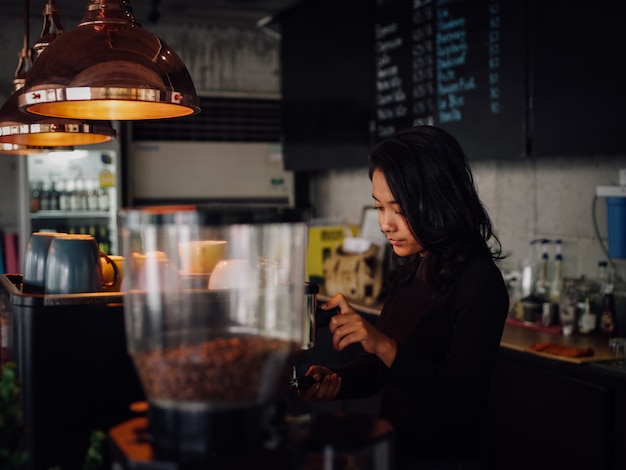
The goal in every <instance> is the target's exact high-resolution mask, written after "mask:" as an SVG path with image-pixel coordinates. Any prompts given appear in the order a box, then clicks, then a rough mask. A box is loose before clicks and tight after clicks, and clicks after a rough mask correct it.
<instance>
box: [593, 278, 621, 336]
mask: <svg viewBox="0 0 626 470" xmlns="http://www.w3.org/2000/svg"><path fill="white" fill-rule="evenodd" d="M614 282H615V280H614V278H613V276H612V275H609V276H608V278H607V281H606V283H605V284H604V291H603V294H604V295H603V297H602V307H601V309H600V318H599V319H598V329H599V330H600V332H601V333H602V334H603V335H604V336H606V337H607V338H612V337H614V336H617V332H618V325H617V312H616V310H615V295H614V294H613V286H614Z"/></svg>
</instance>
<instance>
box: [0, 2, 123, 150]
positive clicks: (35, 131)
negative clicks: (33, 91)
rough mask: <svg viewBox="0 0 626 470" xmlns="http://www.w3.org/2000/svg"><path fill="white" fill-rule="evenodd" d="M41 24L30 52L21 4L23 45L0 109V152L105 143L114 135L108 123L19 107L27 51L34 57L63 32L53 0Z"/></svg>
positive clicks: (26, 16) (26, 19)
mask: <svg viewBox="0 0 626 470" xmlns="http://www.w3.org/2000/svg"><path fill="white" fill-rule="evenodd" d="M43 16H44V25H43V29H42V33H41V36H40V38H39V39H38V41H37V42H36V43H35V45H34V46H33V49H32V51H31V50H30V49H29V48H28V35H29V33H28V30H29V26H28V22H29V12H28V0H26V1H25V3H24V46H23V48H22V50H21V51H20V53H19V62H18V66H17V69H16V71H15V78H14V79H13V84H14V92H13V93H12V94H11V96H9V98H8V99H7V101H6V102H5V103H4V104H3V105H2V108H0V144H2V146H1V147H0V152H1V153H13V154H28V153H36V152H42V151H47V150H50V148H57V147H62V148H63V149H64V150H67V149H71V148H72V147H73V146H80V145H91V144H99V143H102V142H107V141H109V140H111V139H113V138H114V137H115V136H116V131H115V129H113V127H112V125H111V123H110V122H107V121H87V120H82V119H60V118H53V117H49V116H37V115H34V114H29V113H25V112H23V111H20V110H19V107H18V99H19V95H20V93H21V90H22V88H23V86H24V83H25V79H26V77H27V76H28V74H29V69H30V67H31V63H32V62H31V54H33V53H34V54H35V56H36V57H35V59H36V58H37V56H38V55H39V54H41V52H42V51H43V50H45V48H46V47H48V45H49V44H51V43H52V41H54V40H56V38H58V37H60V36H61V35H62V34H63V28H62V26H61V23H60V21H59V18H58V9H57V6H56V3H55V1H54V0H49V1H48V3H47V4H46V7H45V9H44V11H43Z"/></svg>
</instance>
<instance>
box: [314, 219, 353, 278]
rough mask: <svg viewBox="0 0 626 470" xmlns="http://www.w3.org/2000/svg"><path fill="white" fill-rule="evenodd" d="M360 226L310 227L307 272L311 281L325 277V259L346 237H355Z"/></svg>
mask: <svg viewBox="0 0 626 470" xmlns="http://www.w3.org/2000/svg"><path fill="white" fill-rule="evenodd" d="M358 230H359V228H358V226H356V225H332V226H321V225H320V226H311V227H309V240H308V247H307V258H306V272H307V278H308V279H309V280H310V281H313V282H315V281H319V280H321V279H323V278H324V270H323V265H324V260H325V259H326V258H328V257H329V256H330V255H331V254H332V252H333V251H334V250H335V249H336V248H337V247H338V246H340V245H342V244H343V239H344V238H345V237H353V236H355V235H356V234H357V232H358Z"/></svg>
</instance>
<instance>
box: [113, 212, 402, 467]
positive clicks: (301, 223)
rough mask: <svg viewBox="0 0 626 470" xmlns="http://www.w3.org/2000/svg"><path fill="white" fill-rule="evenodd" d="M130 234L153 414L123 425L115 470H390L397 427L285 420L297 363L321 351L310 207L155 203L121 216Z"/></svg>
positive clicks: (129, 258)
mask: <svg viewBox="0 0 626 470" xmlns="http://www.w3.org/2000/svg"><path fill="white" fill-rule="evenodd" d="M118 226H119V229H120V243H121V247H122V254H123V255H124V257H125V260H126V261H125V263H126V264H125V266H126V267H125V275H124V276H125V277H124V280H123V284H122V290H123V295H124V315H125V329H126V339H127V348H128V352H129V355H130V357H131V360H132V362H133V364H134V366H135V368H136V370H137V373H138V376H139V378H140V381H141V383H142V386H143V389H144V392H145V396H146V400H147V409H146V410H145V411H144V412H139V413H138V415H137V417H136V418H133V419H130V420H127V421H124V422H122V423H120V424H119V425H117V426H114V427H112V428H111V429H110V431H109V441H110V446H111V459H112V466H113V468H116V469H131V468H132V469H143V470H147V469H154V470H156V469H170V470H195V469H200V468H202V469H207V468H229V469H232V468H253V467H257V468H273V469H289V470H295V469H311V470H312V469H322V468H325V469H331V468H334V469H339V468H362V469H369V468H372V469H374V468H388V464H389V462H390V460H391V458H392V455H391V445H390V439H389V436H390V435H391V428H390V426H389V424H388V423H386V422H385V421H382V420H377V419H373V418H370V417H364V416H352V415H348V414H344V413H329V414H320V415H316V416H314V417H310V416H309V417H306V418H304V419H303V418H302V417H290V416H288V415H287V412H286V407H285V403H286V400H285V397H286V395H287V394H288V393H289V392H290V391H293V388H295V387H298V386H302V382H303V380H302V378H300V379H298V378H296V377H293V376H292V374H293V372H294V371H295V368H294V365H295V364H296V362H297V358H298V355H299V354H300V352H301V351H303V350H309V349H311V348H312V347H313V346H314V344H315V309H316V300H315V299H316V293H317V289H316V286H314V285H310V284H308V283H307V282H305V271H306V270H305V256H306V249H307V233H308V224H307V213H306V212H304V211H301V210H298V209H294V208H282V207H275V206H271V207H260V206H235V205H228V206H214V205H208V206H182V207H181V206H175V207H172V206H167V207H147V208H142V209H126V210H122V211H120V213H119V224H118ZM190 244H191V245H193V247H194V248H193V249H192V250H190V249H189V246H190ZM199 246H201V247H203V248H198V247H199ZM216 247H219V249H218V248H216ZM189 257H193V258H194V260H190V259H188V258H189ZM185 258H187V259H185ZM190 261H198V262H195V263H191V262H190ZM190 266H196V267H198V266H204V268H197V269H190ZM329 444H331V445H329ZM329 456H330V458H329ZM324 462H326V463H324ZM329 462H336V463H337V464H336V465H334V464H331V465H330V466H329ZM340 462H341V463H340ZM381 463H382V464H381ZM344 464H345V465H344ZM342 465H343V466H342Z"/></svg>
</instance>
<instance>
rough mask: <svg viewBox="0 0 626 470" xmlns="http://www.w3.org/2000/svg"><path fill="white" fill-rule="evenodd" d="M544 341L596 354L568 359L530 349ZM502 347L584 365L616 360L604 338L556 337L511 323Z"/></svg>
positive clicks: (503, 335) (583, 336) (505, 327)
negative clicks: (587, 350)
mask: <svg viewBox="0 0 626 470" xmlns="http://www.w3.org/2000/svg"><path fill="white" fill-rule="evenodd" d="M543 341H554V342H556V343H558V344H562V345H565V346H571V347H575V348H591V349H593V352H594V354H593V356H587V357H566V356H556V355H553V354H546V353H542V352H537V351H533V350H532V349H530V347H531V346H532V345H533V344H537V343H540V342H543ZM500 345H501V346H502V347H505V348H509V349H515V350H516V351H522V352H527V353H530V354H536V355H538V356H543V357H548V358H550V359H557V360H560V361H567V362H573V363H577V364H582V363H586V362H598V361H610V360H613V359H615V356H614V355H613V353H612V352H611V351H610V350H609V341H608V339H606V338H603V337H601V336H599V335H595V334H592V335H583V334H576V333H575V334H573V335H570V336H563V335H554V334H550V333H545V332H543V331H535V330H531V329H528V328H524V327H521V326H516V325H512V324H509V323H507V324H506V325H505V326H504V332H503V333H502V340H501V341H500Z"/></svg>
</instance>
